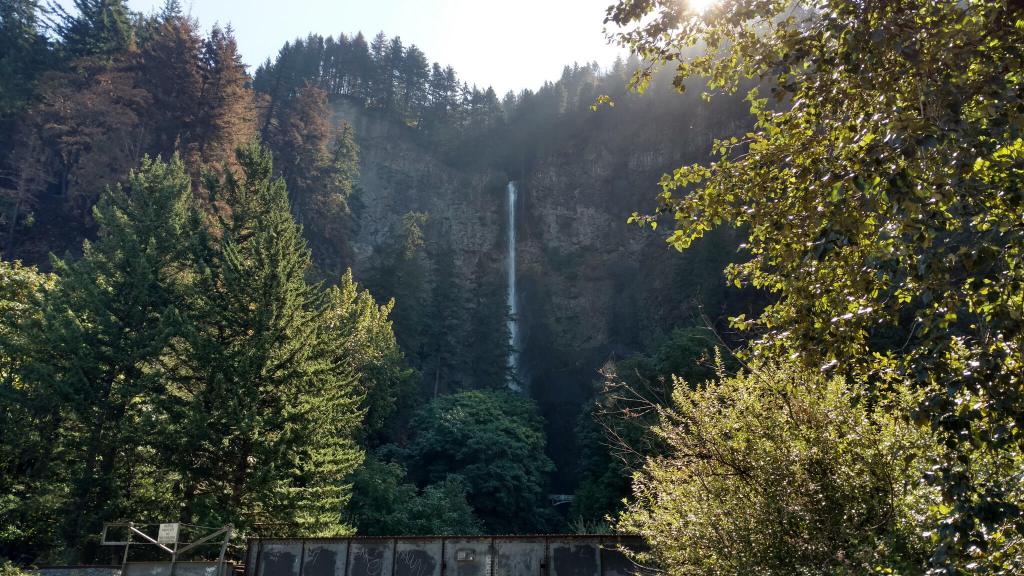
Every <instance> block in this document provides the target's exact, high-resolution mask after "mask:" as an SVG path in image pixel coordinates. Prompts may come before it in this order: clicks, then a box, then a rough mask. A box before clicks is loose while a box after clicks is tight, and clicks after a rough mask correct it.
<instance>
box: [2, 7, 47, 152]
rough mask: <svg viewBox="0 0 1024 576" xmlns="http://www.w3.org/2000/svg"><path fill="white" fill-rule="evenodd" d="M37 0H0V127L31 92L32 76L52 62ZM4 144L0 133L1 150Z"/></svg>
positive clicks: (22, 104)
mask: <svg viewBox="0 0 1024 576" xmlns="http://www.w3.org/2000/svg"><path fill="white" fill-rule="evenodd" d="M39 15H40V6H39V2H38V0H0V131H3V128H4V126H3V121H4V119H5V117H8V116H9V115H11V114H12V113H14V112H16V111H18V110H20V109H21V108H22V107H23V106H24V105H25V103H26V102H27V101H28V99H29V97H30V96H31V95H32V92H33V89H34V84H35V79H36V78H37V77H38V76H39V74H40V73H42V72H43V71H44V70H45V69H46V67H47V65H49V64H50V63H51V59H52V58H51V51H50V43H49V41H48V40H47V38H46V35H45V34H44V32H43V30H42V27H41V23H40V21H39V20H40V19H39ZM4 148H6V145H5V142H4V141H3V139H2V137H0V154H2V153H3V150H4Z"/></svg>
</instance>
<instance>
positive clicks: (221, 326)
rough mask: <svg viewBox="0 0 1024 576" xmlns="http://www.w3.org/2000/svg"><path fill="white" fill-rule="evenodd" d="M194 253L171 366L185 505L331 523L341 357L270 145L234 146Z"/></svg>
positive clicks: (354, 457) (268, 520)
mask: <svg viewBox="0 0 1024 576" xmlns="http://www.w3.org/2000/svg"><path fill="white" fill-rule="evenodd" d="M238 164H239V165H240V166H241V170H240V173H239V174H237V175H236V174H234V173H228V174H227V175H226V176H225V177H224V178H223V179H222V181H221V182H220V184H219V185H217V186H215V187H214V189H213V191H212V194H213V198H212V199H213V201H214V203H215V204H223V205H226V206H227V207H229V214H227V215H222V216H221V217H220V218H219V225H218V227H217V229H216V231H215V232H216V233H215V237H216V239H215V240H214V241H212V242H211V243H210V245H209V249H208V250H207V251H205V254H204V255H202V256H201V257H202V258H203V262H204V265H203V267H202V274H201V277H200V279H199V281H198V282H197V285H196V289H195V293H194V299H195V307H194V310H195V316H194V318H193V323H194V325H195V329H194V330H193V332H192V333H191V335H190V336H189V337H188V339H187V346H188V349H189V351H188V353H187V354H184V355H183V356H184V360H183V362H182V365H181V366H179V367H178V368H177V369H176V376H175V378H176V380H177V381H179V382H181V395H182V397H181V406H182V412H181V413H180V414H179V415H178V418H181V422H183V424H182V426H181V431H182V441H183V444H182V446H181V447H180V448H181V450H180V452H179V453H178V454H179V455H180V460H179V461H178V462H177V467H178V468H179V469H180V470H181V471H182V477H183V482H182V486H183V487H182V491H183V500H184V502H185V507H186V510H185V517H186V518H192V519H193V520H194V521H200V522H205V523H210V522H214V523H222V522H229V521H230V522H233V523H234V524H235V525H236V526H239V527H240V528H241V529H243V530H248V531H251V532H250V533H257V534H282V533H293V532H298V531H301V532H303V533H308V534H341V533H344V532H346V531H347V528H346V527H345V526H343V525H342V524H341V520H340V513H339V511H340V509H341V506H342V505H343V504H344V502H345V501H346V500H347V498H348V492H349V490H348V488H347V487H346V486H345V485H344V484H343V483H342V482H341V479H342V478H344V477H345V476H346V475H347V474H348V473H349V472H351V471H352V470H353V469H354V468H355V467H356V466H358V464H359V462H360V461H361V458H362V453H361V451H360V450H359V449H358V447H357V446H356V444H355V442H354V440H353V435H354V433H355V429H356V427H357V426H358V424H359V422H360V420H361V413H360V410H359V399H358V397H357V396H356V394H355V386H356V382H355V376H354V374H353V372H352V366H351V365H349V364H346V362H345V361H344V358H343V356H342V354H343V353H344V351H343V349H342V348H339V347H338V346H336V342H335V340H334V338H333V336H334V332H333V331H332V330H331V326H330V324H329V322H328V320H327V319H328V313H327V311H326V308H325V301H324V294H323V292H322V291H320V290H319V289H318V288H317V287H316V286H313V285H310V284H308V283H307V282H306V279H305V275H306V273H307V271H308V268H309V266H310V253H309V250H308V248H307V247H306V245H305V241H304V240H303V239H302V235H301V229H300V227H299V226H298V225H297V224H296V223H295V221H294V220H293V219H292V216H291V212H290V211H289V208H288V198H287V191H286V188H285V185H284V182H283V181H282V180H280V179H277V178H275V177H274V175H273V168H272V164H271V158H270V154H269V153H268V152H266V151H265V150H262V149H260V148H259V147H258V146H256V145H252V146H250V147H248V148H246V149H244V150H241V151H240V152H239V154H238Z"/></svg>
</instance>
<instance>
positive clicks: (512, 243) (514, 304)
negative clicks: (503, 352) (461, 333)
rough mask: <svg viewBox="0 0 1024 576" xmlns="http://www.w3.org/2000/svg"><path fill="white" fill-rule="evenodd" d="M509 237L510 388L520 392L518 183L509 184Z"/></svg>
mask: <svg viewBox="0 0 1024 576" xmlns="http://www.w3.org/2000/svg"><path fill="white" fill-rule="evenodd" d="M507 190H508V237H507V239H506V240H507V242H506V243H507V246H508V250H507V252H506V253H507V255H508V261H507V264H506V268H507V269H508V292H507V297H508V298H507V299H508V310H509V317H508V338H509V342H508V343H509V353H508V366H509V370H510V372H509V380H508V386H509V388H511V389H513V390H517V391H518V390H519V389H520V386H519V381H518V379H517V378H516V376H517V375H518V373H519V350H518V347H519V319H518V314H519V302H518V298H517V297H516V192H517V190H516V183H515V182H511V181H510V182H509V183H508V188H507Z"/></svg>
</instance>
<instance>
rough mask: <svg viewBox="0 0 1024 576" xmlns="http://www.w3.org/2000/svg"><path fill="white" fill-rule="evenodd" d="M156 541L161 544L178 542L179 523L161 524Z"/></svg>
mask: <svg viewBox="0 0 1024 576" xmlns="http://www.w3.org/2000/svg"><path fill="white" fill-rule="evenodd" d="M156 541H157V542H159V543H161V544H177V543H178V523H177V522H174V523H171V524H161V525H160V532H159V533H157V536H156Z"/></svg>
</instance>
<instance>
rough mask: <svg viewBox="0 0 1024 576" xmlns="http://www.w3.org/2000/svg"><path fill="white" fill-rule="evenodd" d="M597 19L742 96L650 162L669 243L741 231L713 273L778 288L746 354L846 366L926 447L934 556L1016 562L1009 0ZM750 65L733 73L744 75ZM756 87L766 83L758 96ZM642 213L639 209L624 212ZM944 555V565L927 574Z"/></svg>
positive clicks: (1023, 397)
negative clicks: (727, 118)
mask: <svg viewBox="0 0 1024 576" xmlns="http://www.w3.org/2000/svg"><path fill="white" fill-rule="evenodd" d="M608 21H609V22H611V23H614V24H616V25H620V26H622V27H623V29H622V30H621V32H620V33H619V34H618V37H619V39H620V40H621V41H622V42H623V43H624V44H626V45H628V46H630V47H631V48H633V49H634V50H636V51H637V52H638V53H639V54H640V55H641V56H642V57H644V58H645V59H646V61H647V63H648V66H647V68H645V69H644V70H642V71H641V74H640V78H641V80H642V79H643V77H644V76H645V75H649V74H650V72H651V70H653V69H656V68H657V67H658V66H659V65H664V64H670V65H674V66H675V67H676V68H675V70H676V76H677V86H679V87H680V88H682V87H684V86H685V83H686V82H687V79H688V78H690V77H691V76H702V77H706V78H707V79H708V81H709V87H710V89H711V90H719V89H720V90H724V91H726V92H731V91H735V90H738V89H739V88H740V87H741V86H743V85H749V83H751V82H753V83H754V84H755V85H756V87H755V88H754V89H752V90H751V91H750V92H749V96H748V98H749V100H750V102H751V111H752V113H753V115H754V117H755V119H756V126H755V128H754V129H753V130H752V131H751V132H750V133H748V134H746V135H745V137H743V138H739V139H729V140H726V141H720V142H717V143H716V145H715V146H714V149H713V160H712V161H710V162H709V163H707V164H697V165H691V166H684V167H682V168H680V169H678V170H676V171H675V172H673V173H672V174H668V175H666V176H665V177H664V178H663V179H662V187H663V194H662V196H661V200H662V204H661V213H663V214H667V215H669V216H671V218H672V219H673V221H674V223H675V228H676V229H675V231H674V233H673V234H672V235H671V236H670V237H669V243H670V244H671V245H673V246H674V247H676V248H678V249H680V250H682V249H685V248H687V247H689V246H690V245H691V243H692V242H693V241H694V240H696V239H697V238H700V237H702V236H703V235H705V234H707V233H708V232H709V231H710V230H712V229H714V228H717V227H720V226H722V225H731V226H736V227H740V228H741V229H743V230H745V231H746V235H747V241H746V243H745V245H744V248H745V253H746V254H747V255H748V258H747V259H746V261H745V262H742V263H740V264H738V265H733V266H730V267H729V268H728V270H727V273H728V275H729V277H730V279H731V280H732V281H733V282H735V284H736V285H737V286H748V285H749V286H754V287H756V288H759V289H762V290H765V291H768V292H770V293H772V294H773V295H774V296H775V301H774V303H773V304H771V305H770V306H768V307H767V309H765V310H764V312H763V313H761V314H760V315H758V316H757V317H755V318H749V319H748V318H745V317H741V318H737V319H736V321H735V324H736V326H738V327H740V328H744V329H747V330H750V333H751V334H752V335H753V336H754V338H755V339H756V344H755V345H754V346H753V347H752V350H751V355H752V356H762V357H765V358H774V359H779V358H790V359H791V360H792V361H795V362H797V363H799V364H800V365H802V366H805V367H808V368H812V369H821V370H824V371H826V372H836V373H839V374H843V375H846V376H847V377H849V378H850V381H851V382H857V383H860V384H863V385H864V386H865V387H864V388H860V389H861V390H862V391H863V394H864V395H865V396H866V397H867V398H872V397H874V396H876V395H879V394H883V393H884V391H885V390H887V389H889V388H891V387H900V386H904V385H909V386H911V387H912V388H914V389H915V390H919V391H921V392H922V394H921V395H920V401H919V403H918V404H917V405H916V406H913V407H908V408H906V409H905V410H903V412H902V416H904V417H906V418H912V419H913V420H914V421H916V422H917V423H919V424H921V425H923V426H927V427H930V428H931V429H932V430H933V431H934V432H935V433H936V439H937V442H938V443H939V445H941V446H942V447H943V450H944V453H943V454H942V455H941V456H939V457H936V459H935V461H934V469H933V470H931V471H930V472H929V474H927V475H924V476H923V478H922V479H923V480H924V481H926V482H927V483H929V484H930V485H934V486H936V487H938V488H940V489H941V492H942V496H943V505H942V506H943V507H942V508H941V509H940V511H941V515H942V518H941V519H940V520H937V521H936V522H935V523H934V524H933V525H927V524H924V523H922V524H921V526H920V528H921V530H922V531H925V530H927V531H928V532H929V534H931V535H932V536H933V537H934V539H935V542H934V546H935V547H934V555H933V556H932V558H931V559H930V563H931V564H932V565H933V567H934V569H935V570H937V571H939V572H941V571H943V570H947V571H956V570H967V571H972V572H985V573H987V572H993V573H1009V572H1012V571H1013V570H1014V567H1018V568H1019V565H1020V562H1021V560H1020V558H1021V549H1020V545H1019V544H1017V542H1019V540H1020V537H1021V534H1024V501H1022V500H1021V499H1020V490H1019V485H1020V459H1019V454H1020V453H1021V448H1022V446H1024V432H1022V427H1021V426H1022V424H1024V393H1022V388H1021V386H1020V382H1021V378H1022V376H1024V374H1022V371H1021V366H1024V362H1022V361H1024V358H1022V356H1021V349H1022V344H1024V331H1022V328H1024V323H1022V322H1021V318H1022V312H1021V311H1022V307H1021V306H1022V302H1024V281H1022V280H1024V279H1022V276H1021V273H1022V268H1021V266H1020V260H1021V250H1022V247H1024V218H1022V217H1021V215H1022V214H1024V206H1022V201H1024V196H1022V195H1021V190H1022V189H1024V155H1022V151H1024V147H1022V138H1024V101H1022V100H1021V98H1020V91H1021V88H1022V84H1024V75H1022V73H1021V70H1022V69H1024V66H1022V64H1024V12H1022V10H1021V8H1020V6H1019V5H1018V3H1016V2H1004V1H995V0H970V1H965V2H933V1H930V0H910V1H905V2H858V1H853V0H820V1H809V2H802V1H798V2H790V1H783V0H723V1H721V2H718V3H717V4H716V5H715V6H713V7H712V8H710V9H709V10H707V11H706V12H704V13H702V14H697V13H694V12H692V11H689V10H688V9H687V3H685V2H675V1H667V0H640V1H628V2H619V3H618V4H616V5H615V6H613V7H611V8H610V9H609V11H608ZM745 83H746V84H745ZM765 91H767V92H769V93H770V96H771V98H764V97H762V96H761V93H762V92H765ZM635 220H636V221H638V222H639V223H644V222H648V221H650V219H645V218H643V217H637V218H635ZM941 573H946V572H941Z"/></svg>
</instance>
